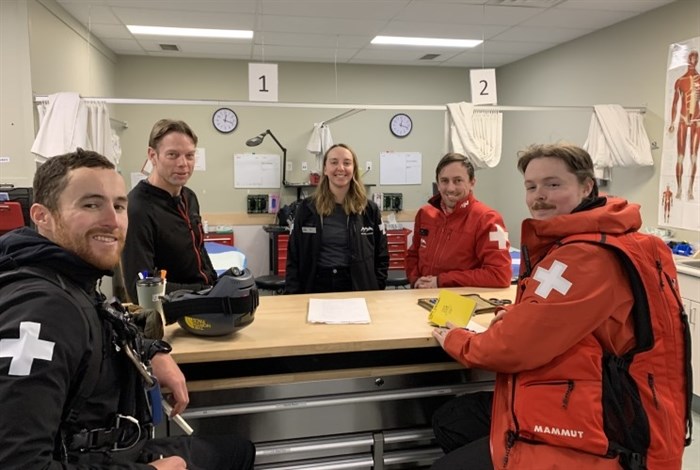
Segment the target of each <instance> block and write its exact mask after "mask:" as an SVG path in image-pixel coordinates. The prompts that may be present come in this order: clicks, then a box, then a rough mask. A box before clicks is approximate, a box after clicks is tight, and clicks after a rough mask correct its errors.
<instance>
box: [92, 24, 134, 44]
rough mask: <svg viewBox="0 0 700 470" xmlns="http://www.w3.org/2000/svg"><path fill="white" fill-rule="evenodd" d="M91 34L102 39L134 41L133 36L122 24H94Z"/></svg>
mask: <svg viewBox="0 0 700 470" xmlns="http://www.w3.org/2000/svg"><path fill="white" fill-rule="evenodd" d="M91 33H92V34H94V35H95V36H97V37H99V38H100V39H103V40H104V39H133V35H132V34H131V33H130V32H129V30H128V29H126V26H124V25H122V24H118V25H116V24H115V25H112V24H93V25H92V30H91Z"/></svg>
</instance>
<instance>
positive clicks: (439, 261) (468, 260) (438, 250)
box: [406, 153, 512, 289]
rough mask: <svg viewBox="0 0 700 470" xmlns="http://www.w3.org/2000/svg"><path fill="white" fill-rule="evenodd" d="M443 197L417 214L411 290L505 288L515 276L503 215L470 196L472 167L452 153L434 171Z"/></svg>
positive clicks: (408, 263) (408, 266)
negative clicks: (464, 287) (468, 287)
mask: <svg viewBox="0 0 700 470" xmlns="http://www.w3.org/2000/svg"><path fill="white" fill-rule="evenodd" d="M435 179H436V180H437V185H438V191H439V192H440V194H439V195H435V196H433V197H432V198H431V199H430V200H429V201H428V204H426V205H425V206H423V207H421V208H420V209H419V210H418V213H417V214H416V223H415V226H414V229H413V242H412V244H411V247H410V248H409V249H408V253H407V255H406V275H407V276H408V280H409V282H410V284H411V286H412V287H414V288H416V289H430V288H435V287H457V286H479V287H506V286H508V285H509V284H510V280H511V277H512V271H511V265H510V263H511V259H510V253H509V247H510V243H509V242H508V232H507V231H506V226H505V224H504V223H503V218H502V217H501V214H499V213H498V212H496V211H495V210H493V209H491V208H490V207H488V206H487V205H486V204H484V203H482V202H480V201H478V200H477V199H476V198H475V197H474V194H473V192H472V189H473V188H474V184H476V179H475V178H474V167H473V166H472V164H471V163H469V161H467V158H466V157H465V156H464V155H460V154H458V153H448V154H447V155H445V156H444V157H442V159H441V160H440V162H439V163H438V165H437V169H436V170H435Z"/></svg>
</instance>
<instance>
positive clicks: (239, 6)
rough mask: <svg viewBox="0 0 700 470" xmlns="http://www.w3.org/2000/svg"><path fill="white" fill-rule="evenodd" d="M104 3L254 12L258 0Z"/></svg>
mask: <svg viewBox="0 0 700 470" xmlns="http://www.w3.org/2000/svg"><path fill="white" fill-rule="evenodd" d="M69 1H75V0H69ZM92 1H93V0H83V1H82V2H81V3H92ZM96 1H99V0H96ZM58 2H59V3H63V0H58ZM102 3H105V4H107V5H109V6H111V7H113V8H143V9H153V10H162V11H167V10H180V11H189V12H192V11H195V12H196V11H199V12H215V13H247V14H254V13H255V11H256V3H257V0H102Z"/></svg>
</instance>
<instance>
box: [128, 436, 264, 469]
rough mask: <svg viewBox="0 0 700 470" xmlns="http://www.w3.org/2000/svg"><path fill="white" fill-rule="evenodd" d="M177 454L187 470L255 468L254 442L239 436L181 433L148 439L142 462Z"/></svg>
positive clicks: (142, 454)
mask: <svg viewBox="0 0 700 470" xmlns="http://www.w3.org/2000/svg"><path fill="white" fill-rule="evenodd" d="M174 455H177V456H179V457H182V458H183V459H184V460H185V461H186V462H187V469H188V470H252V468H253V462H255V446H254V445H253V443H252V442H250V441H248V440H246V439H242V438H239V437H236V436H202V437H200V436H178V437H166V438H162V439H153V440H151V441H148V442H147V443H146V445H145V446H144V448H143V451H142V452H141V456H140V458H139V461H140V462H143V463H149V462H153V461H154V460H158V459H159V458H160V457H161V456H163V457H171V456H174Z"/></svg>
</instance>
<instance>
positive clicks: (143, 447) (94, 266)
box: [0, 149, 255, 470]
mask: <svg viewBox="0 0 700 470" xmlns="http://www.w3.org/2000/svg"><path fill="white" fill-rule="evenodd" d="M34 196H35V203H34V204H33V205H32V207H31V211H30V214H31V218H32V221H33V222H34V223H35V224H36V231H34V230H32V229H28V228H22V229H19V230H15V231H13V232H10V233H8V234H6V235H4V236H3V237H0V417H1V422H2V424H1V425H0V468H2V469H17V468H30V469H47V468H61V469H67V468H68V469H78V468H90V469H107V468H109V469H149V468H150V469H153V468H156V469H160V470H166V469H167V470H182V469H190V470H193V469H207V470H210V469H221V470H224V469H226V470H229V469H230V470H234V469H235V470H239V469H246V470H247V469H251V468H252V466H253V460H254V456H255V451H254V448H253V445H252V444H251V443H250V442H248V441H246V440H243V439H239V438H235V437H231V436H217V437H211V438H202V437H175V438H165V439H150V432H151V431H152V428H153V420H154V419H155V417H156V415H157V412H153V411H152V409H151V405H152V407H153V410H155V411H159V410H160V402H159V401H158V400H159V399H160V392H159V391H157V388H154V390H155V391H156V393H153V394H152V397H151V398H148V397H149V395H148V394H147V390H146V388H147V387H146V382H147V381H148V382H151V381H152V378H153V377H155V379H157V380H158V382H159V383H160V384H161V385H162V386H164V387H167V388H168V389H170V391H171V392H172V399H171V400H170V402H171V404H172V406H173V414H177V413H180V412H182V411H183V410H184V409H185V407H186V406H187V404H188V402H189V397H188V392H187V387H186V384H185V378H184V376H183V375H182V372H181V371H180V369H179V368H178V366H177V364H176V363H175V361H174V360H173V359H172V358H171V357H170V355H169V354H168V352H169V350H170V348H169V345H168V344H167V343H165V342H162V341H150V340H144V339H143V337H141V335H140V334H139V332H138V330H136V329H135V327H134V326H133V324H132V323H131V322H130V321H129V320H128V318H126V317H125V316H124V314H123V313H124V312H123V309H122V307H121V306H120V305H118V304H117V303H115V304H111V305H110V304H108V303H107V302H105V298H104V296H103V295H102V294H100V293H99V292H98V291H97V290H96V284H97V282H98V280H99V279H100V278H101V277H102V276H104V275H111V274H112V273H111V269H112V268H113V267H114V266H115V265H116V264H117V263H118V261H119V256H120V254H121V249H122V247H123V243H124V236H125V233H126V230H127V197H126V189H125V185H124V180H123V179H122V177H121V176H120V175H119V174H118V173H117V172H116V171H115V169H114V166H113V165H112V163H110V162H109V160H107V159H105V158H104V157H103V156H101V155H99V154H97V153H95V152H88V151H83V150H81V149H78V150H77V151H76V152H74V153H70V154H66V155H61V156H57V157H54V158H52V159H50V160H49V161H48V162H47V163H45V164H43V165H42V166H41V167H39V169H38V170H37V172H36V175H35V177H34ZM130 355H131V359H130V357H129V356H130ZM137 365H139V366H140V367H144V366H146V367H148V366H150V370H151V372H150V374H152V376H150V375H149V373H148V372H146V369H145V368H144V369H142V370H141V371H140V372H139V371H137V367H136V366H137ZM146 376H148V377H149V378H148V379H147V378H146Z"/></svg>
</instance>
